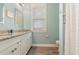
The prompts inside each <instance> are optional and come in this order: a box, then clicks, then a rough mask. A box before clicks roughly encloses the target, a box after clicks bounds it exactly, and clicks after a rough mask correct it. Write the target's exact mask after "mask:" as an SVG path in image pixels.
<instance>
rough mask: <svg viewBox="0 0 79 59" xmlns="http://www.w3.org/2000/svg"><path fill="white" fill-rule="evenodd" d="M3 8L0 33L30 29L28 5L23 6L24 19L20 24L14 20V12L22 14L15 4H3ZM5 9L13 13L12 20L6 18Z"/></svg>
mask: <svg viewBox="0 0 79 59" xmlns="http://www.w3.org/2000/svg"><path fill="white" fill-rule="evenodd" d="M1 7H2V6H1ZM3 7H4V11H3V12H4V14H5V15H4V24H2V23H0V31H7V30H10V29H13V30H19V29H30V27H31V21H30V20H29V19H30V4H25V6H24V7H23V13H24V15H23V16H24V17H23V19H22V21H23V22H22V23H21V24H17V23H16V19H15V13H16V10H19V11H21V12H22V9H21V8H18V7H17V5H16V4H15V3H5V4H4V5H3ZM6 9H9V10H11V11H12V12H13V14H14V18H9V17H7V16H6ZM0 11H1V12H0V13H2V10H1V9H0Z"/></svg>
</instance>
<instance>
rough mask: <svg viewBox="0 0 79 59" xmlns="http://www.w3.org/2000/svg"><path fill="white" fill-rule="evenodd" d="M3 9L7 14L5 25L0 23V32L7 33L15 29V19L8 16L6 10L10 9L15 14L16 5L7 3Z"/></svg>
mask: <svg viewBox="0 0 79 59" xmlns="http://www.w3.org/2000/svg"><path fill="white" fill-rule="evenodd" d="M3 8H4V10H3V12H4V14H5V15H4V24H2V23H0V31H7V30H9V29H14V28H15V27H14V19H13V18H9V17H7V16H6V8H9V9H10V10H11V11H13V13H15V12H14V5H13V4H8V3H6V4H4V5H3ZM0 11H1V9H0Z"/></svg>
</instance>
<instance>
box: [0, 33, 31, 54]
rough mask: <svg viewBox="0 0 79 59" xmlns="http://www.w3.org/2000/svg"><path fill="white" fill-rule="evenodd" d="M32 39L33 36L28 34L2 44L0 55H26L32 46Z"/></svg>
mask: <svg viewBox="0 0 79 59" xmlns="http://www.w3.org/2000/svg"><path fill="white" fill-rule="evenodd" d="M31 37H32V35H31V34H29V32H28V33H25V34H23V35H21V36H17V37H14V38H11V39H7V40H4V41H3V42H0V44H1V47H2V48H3V49H0V55H26V54H27V52H28V51H29V49H30V48H31V45H32V39H31ZM4 43H5V44H4ZM1 47H0V48H1Z"/></svg>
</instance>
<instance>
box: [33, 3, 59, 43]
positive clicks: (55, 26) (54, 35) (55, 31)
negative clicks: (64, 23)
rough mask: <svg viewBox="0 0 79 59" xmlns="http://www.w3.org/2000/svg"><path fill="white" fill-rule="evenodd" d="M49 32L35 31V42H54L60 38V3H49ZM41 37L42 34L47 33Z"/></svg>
mask: <svg viewBox="0 0 79 59" xmlns="http://www.w3.org/2000/svg"><path fill="white" fill-rule="evenodd" d="M47 21H48V32H47V33H46V32H42V33H38V32H33V44H54V43H55V42H56V40H58V39H59V4H55V3H54V4H47ZM47 34H48V38H43V39H41V38H40V36H41V35H43V36H45V35H47Z"/></svg>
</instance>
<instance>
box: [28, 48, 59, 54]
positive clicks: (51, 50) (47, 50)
mask: <svg viewBox="0 0 79 59" xmlns="http://www.w3.org/2000/svg"><path fill="white" fill-rule="evenodd" d="M58 54H59V53H58V47H32V48H31V49H30V51H29V52H28V54H27V55H58Z"/></svg>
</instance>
